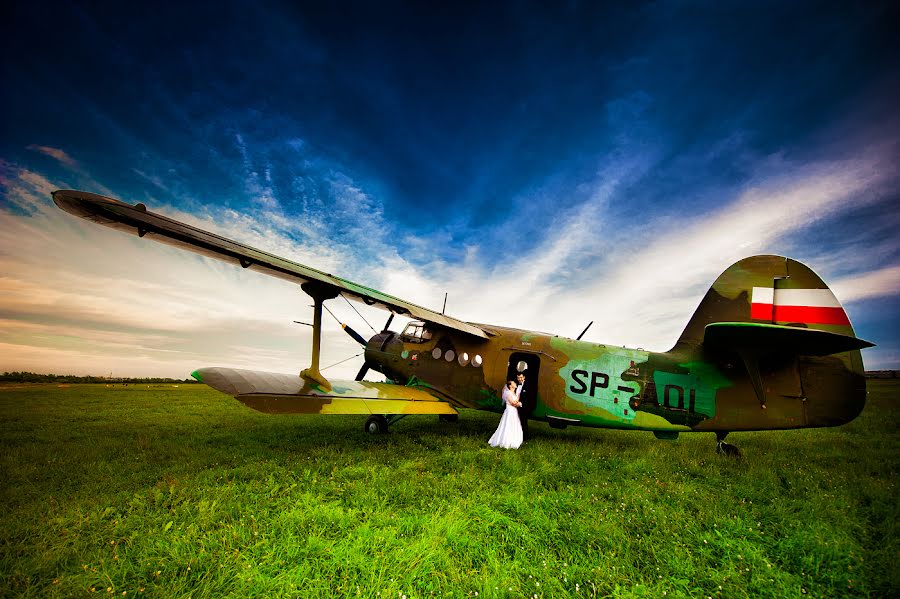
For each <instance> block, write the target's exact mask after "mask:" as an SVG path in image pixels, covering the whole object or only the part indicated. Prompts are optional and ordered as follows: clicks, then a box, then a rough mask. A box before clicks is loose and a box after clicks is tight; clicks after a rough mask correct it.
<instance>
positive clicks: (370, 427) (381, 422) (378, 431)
mask: <svg viewBox="0 0 900 599" xmlns="http://www.w3.org/2000/svg"><path fill="white" fill-rule="evenodd" d="M406 416H407V415H406V414H390V415H388V416H382V415H381V414H372V415H371V416H369V418H368V419H367V420H366V424H365V426H363V430H364V431H366V432H367V433H369V434H370V435H383V434H384V433H386V432H388V426H390V425H392V424H394V423H395V422H397V421H398V420H403V419H404V418H406Z"/></svg>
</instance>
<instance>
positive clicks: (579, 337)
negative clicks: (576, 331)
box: [575, 320, 594, 341]
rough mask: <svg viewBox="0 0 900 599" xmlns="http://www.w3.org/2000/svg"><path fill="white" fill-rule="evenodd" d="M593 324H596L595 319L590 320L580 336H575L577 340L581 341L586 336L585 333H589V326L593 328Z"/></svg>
mask: <svg viewBox="0 0 900 599" xmlns="http://www.w3.org/2000/svg"><path fill="white" fill-rule="evenodd" d="M592 324H594V321H593V320H592V321H590V322H589V323H588V325H587V326H586V327H584V330H583V331H581V334H580V335H578V337H576V338H575V341H581V338H582V337H584V334H585V333H587V330H588V329H589V328H591V325H592Z"/></svg>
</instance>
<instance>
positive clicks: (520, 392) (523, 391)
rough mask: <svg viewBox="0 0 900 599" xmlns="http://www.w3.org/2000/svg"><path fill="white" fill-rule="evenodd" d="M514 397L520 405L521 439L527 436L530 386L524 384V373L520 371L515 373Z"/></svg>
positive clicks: (530, 407)
mask: <svg viewBox="0 0 900 599" xmlns="http://www.w3.org/2000/svg"><path fill="white" fill-rule="evenodd" d="M516 397H517V398H518V400H519V403H521V404H522V405H521V406H520V407H519V408H517V409H518V410H519V422H521V423H522V439H523V440H524V439H527V438H528V417H529V416H530V415H531V410H532V407H533V406H532V405H531V387H526V385H525V375H524V374H522V373H521V372H520V373H519V374H517V375H516Z"/></svg>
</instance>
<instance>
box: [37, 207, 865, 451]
mask: <svg viewBox="0 0 900 599" xmlns="http://www.w3.org/2000/svg"><path fill="white" fill-rule="evenodd" d="M53 200H54V201H55V202H56V204H57V206H59V207H60V208H62V209H63V210H65V211H67V212H70V213H72V214H74V215H76V216H80V217H82V218H85V219H87V220H90V221H93V222H95V223H98V224H101V225H105V226H107V227H111V228H113V229H118V230H120V231H125V232H127V233H131V234H135V235H138V236H139V237H142V238H144V239H152V240H155V241H159V242H161V243H165V244H169V245H173V246H176V247H180V248H183V249H187V250H190V251H192V252H196V253H199V254H202V255H204V256H209V257H213V258H217V259H220V260H223V261H225V262H229V263H232V264H234V265H236V266H238V265H239V266H241V267H242V268H246V269H250V270H253V271H257V272H261V273H264V274H267V275H271V276H275V277H279V278H282V279H286V280H288V281H292V282H295V283H299V284H300V285H301V287H302V289H303V290H304V291H305V292H306V293H307V294H309V295H310V297H312V299H313V302H314V322H313V341H312V360H311V361H312V363H311V364H310V366H309V368H307V369H305V370H303V371H302V372H301V373H300V375H299V376H297V375H291V374H277V373H269V372H259V371H250V370H238V369H233V368H201V369H199V370H197V371H196V372H194V373H193V376H194V377H195V378H197V379H198V380H200V381H202V382H203V383H206V384H207V385H209V386H211V387H213V388H214V389H217V390H219V391H222V392H224V393H227V394H229V395H233V396H234V397H235V398H237V399H238V400H239V401H241V402H243V403H244V404H246V405H247V406H249V407H251V408H253V409H254V410H258V411H260V412H266V413H276V414H364V415H369V418H368V420H367V421H366V424H365V430H366V431H368V432H370V433H382V432H386V431H387V429H388V426H389V425H390V424H391V423H393V422H395V421H397V420H398V419H400V418H402V417H404V416H406V415H409V414H437V415H439V416H440V417H441V418H442V419H444V420H455V419H456V417H457V415H458V410H459V409H461V408H475V409H481V410H489V411H493V412H498V413H499V412H501V411H502V409H503V407H502V405H501V401H500V399H499V391H500V389H501V388H502V387H503V384H504V382H505V381H507V380H510V379H512V378H514V376H515V375H516V374H517V373H520V372H523V373H525V374H526V375H527V383H526V389H527V388H528V387H531V389H532V390H533V392H532V393H531V394H528V397H526V398H525V399H524V401H523V403H524V408H523V409H524V410H525V416H526V417H527V418H529V419H531V420H537V421H543V422H546V423H548V424H549V425H550V426H551V427H555V428H565V427H566V426H591V427H600V428H617V429H627V430H640V431H652V432H653V433H654V434H655V435H656V436H657V437H658V438H661V439H674V438H676V437H677V436H678V434H679V433H681V432H687V431H709V432H714V433H716V438H717V442H718V449H719V451H721V452H726V453H732V452H736V449H735V448H734V447H733V446H731V445H728V444H726V443H725V442H724V439H725V435H727V434H728V433H729V432H733V431H750V430H772V429H794V428H806V427H823V426H837V425H840V424H844V423H847V422H850V421H851V420H853V419H854V418H855V417H856V416H857V415H858V414H859V413H860V412H861V411H862V409H863V405H864V404H865V399H866V381H865V377H864V369H863V362H862V357H861V355H860V349H862V348H865V347H870V346H871V345H872V344H871V343H869V342H867V341H863V340H861V339H858V338H856V336H855V335H854V333H853V328H852V327H851V325H850V321H849V319H848V318H847V314H846V313H845V312H844V309H843V308H842V307H841V305H840V303H838V301H837V299H836V298H835V296H834V294H833V293H832V292H831V290H829V289H828V286H827V285H825V283H823V282H822V279H820V278H819V277H818V275H816V274H815V273H814V272H813V271H812V270H810V269H809V268H808V267H807V266H805V265H803V264H801V263H800V262H797V261H795V260H792V259H790V258H784V257H781V256H753V257H750V258H745V259H743V260H741V261H739V262H737V263H736V264H734V265H732V266H731V267H729V268H728V269H727V270H725V272H723V273H722V274H721V275H720V276H719V278H718V279H716V281H715V282H714V283H713V285H712V288H710V290H709V291H708V292H707V294H706V296H705V297H704V298H703V301H702V302H701V303H700V306H699V307H698V308H697V311H696V312H695V313H694V315H693V317H692V318H691V319H690V321H689V322H688V325H687V327H686V328H685V330H684V332H683V333H682V334H681V337H680V338H679V339H678V342H677V343H676V344H675V347H673V348H672V349H671V350H669V351H667V352H663V353H656V352H649V351H644V350H641V349H628V348H624V347H613V346H608V345H602V344H598V343H592V342H586V341H581V340H580V336H579V339H567V338H565V337H560V336H558V335H550V334H546V333H540V332H536V331H526V330H520V329H513V328H507V327H499V326H494V325H487V324H477V323H471V322H463V321H461V320H458V319H455V318H452V317H450V316H447V315H445V314H442V313H439V312H435V311H433V310H429V309H428V308H423V307H422V306H418V305H416V304H413V303H410V302H407V301H404V300H402V299H399V298H396V297H393V296H391V295H388V294H385V293H381V292H379V291H376V290H374V289H370V288H368V287H365V286H362V285H358V284H356V283H352V282H350V281H347V280H344V279H341V278H338V277H335V276H333V275H331V274H327V273H324V272H321V271H318V270H315V269H312V268H309V267H307V266H303V265H301V264H297V263H294V262H291V261H290V260H285V259H284V258H279V257H277V256H273V255H272V254H269V253H266V252H263V251H260V250H257V249H254V248H251V247H248V246H246V245H243V244H240V243H237V242H235V241H230V240H228V239H225V238H223V237H220V236H218V235H215V234H213V233H209V232H206V231H202V230H200V229H197V228H195V227H192V226H190V225H187V224H185V223H182V222H178V221H175V220H172V219H169V218H167V217H165V216H162V215H159V214H154V213H152V212H149V211H147V208H146V207H145V206H144V205H143V204H136V205H134V206H132V205H129V204H126V203H124V202H120V201H118V200H114V199H110V198H106V197H103V196H99V195H96V194H91V193H86V192H81V191H70V190H60V191H56V192H53ZM339 295H342V296H344V297H345V298H348V299H352V300H356V301H361V302H363V303H365V304H368V305H373V306H378V307H381V308H384V309H385V310H388V311H390V312H391V315H390V317H389V318H388V322H387V324H386V325H385V327H384V330H383V331H382V332H380V333H378V334H376V335H374V336H373V337H372V338H371V339H369V340H368V341H366V340H365V339H364V338H362V337H361V336H360V335H359V334H357V333H356V332H355V331H352V329H347V330H348V332H350V333H351V335H352V336H353V337H354V339H356V340H357V341H358V342H359V343H360V344H361V345H363V346H364V347H365V362H364V364H363V367H362V369H361V370H360V371H359V374H358V375H357V377H356V380H353V381H345V380H329V379H326V378H325V377H324V376H323V375H322V373H321V372H320V371H319V346H320V341H321V331H322V307H323V303H324V302H325V301H327V300H329V299H333V298H336V297H337V296H339ZM394 314H399V315H403V316H407V317H409V318H411V319H413V320H412V321H411V322H409V323H408V324H407V326H406V327H405V328H404V330H403V331H402V332H400V333H397V332H394V331H390V330H388V327H389V326H390V323H391V319H392V318H393V316H394ZM583 334H584V333H582V335H583ZM369 369H372V370H376V371H378V372H380V373H382V374H383V375H385V377H386V378H387V380H389V381H390V382H383V383H374V382H368V381H364V380H362V379H363V377H364V376H365V375H366V373H367V371H368V370H369Z"/></svg>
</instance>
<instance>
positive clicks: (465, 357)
mask: <svg viewBox="0 0 900 599" xmlns="http://www.w3.org/2000/svg"><path fill="white" fill-rule="evenodd" d="M457 362H459V365H460V366H465V365H466V364H468V363H469V354H467V353H466V352H463V353H461V354H459V359H458V360H457Z"/></svg>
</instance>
